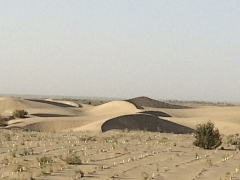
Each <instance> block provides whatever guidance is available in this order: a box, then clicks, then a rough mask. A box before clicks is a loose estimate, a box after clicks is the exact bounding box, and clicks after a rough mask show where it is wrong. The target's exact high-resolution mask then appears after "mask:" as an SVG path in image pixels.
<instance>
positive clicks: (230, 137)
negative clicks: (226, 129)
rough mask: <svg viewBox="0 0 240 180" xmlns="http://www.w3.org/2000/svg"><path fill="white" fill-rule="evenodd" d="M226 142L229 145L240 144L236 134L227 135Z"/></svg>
mask: <svg viewBox="0 0 240 180" xmlns="http://www.w3.org/2000/svg"><path fill="white" fill-rule="evenodd" d="M227 143H228V144H230V145H238V144H240V139H239V138H238V137H237V136H236V135H228V136H227Z"/></svg>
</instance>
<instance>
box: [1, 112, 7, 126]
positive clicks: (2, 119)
mask: <svg viewBox="0 0 240 180" xmlns="http://www.w3.org/2000/svg"><path fill="white" fill-rule="evenodd" d="M5 122H6V119H5V118H3V117H2V116H1V114H0V126H5Z"/></svg>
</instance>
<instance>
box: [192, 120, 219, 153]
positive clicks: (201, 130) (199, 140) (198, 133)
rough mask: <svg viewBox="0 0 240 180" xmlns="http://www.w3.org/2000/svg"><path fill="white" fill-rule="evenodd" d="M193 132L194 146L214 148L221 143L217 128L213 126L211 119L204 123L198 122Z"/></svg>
mask: <svg viewBox="0 0 240 180" xmlns="http://www.w3.org/2000/svg"><path fill="white" fill-rule="evenodd" d="M194 134H195V141H194V142H193V144H194V145H195V146H198V147H201V148H204V149H214V148H216V147H218V146H220V145H221V144H222V139H221V136H220V133H219V130H218V129H216V128H214V124H213V123H212V122H211V121H208V122H207V123H205V124H204V123H203V124H198V125H197V126H196V130H195V132H194Z"/></svg>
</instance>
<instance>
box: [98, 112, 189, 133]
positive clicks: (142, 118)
mask: <svg viewBox="0 0 240 180" xmlns="http://www.w3.org/2000/svg"><path fill="white" fill-rule="evenodd" d="M126 128H127V129H129V130H145V131H152V132H159V131H160V132H166V133H175V134H186V133H192V132H193V131H194V130H193V129H191V128H189V127H186V126H183V125H180V124H176V123H174V122H171V121H167V120H164V119H160V118H158V117H157V116H153V115H146V114H133V115H125V116H120V117H116V118H113V119H110V120H108V121H106V122H105V123H103V125H102V126H101V129H102V132H106V131H109V130H114V129H115V130H116V129H118V130H124V129H126Z"/></svg>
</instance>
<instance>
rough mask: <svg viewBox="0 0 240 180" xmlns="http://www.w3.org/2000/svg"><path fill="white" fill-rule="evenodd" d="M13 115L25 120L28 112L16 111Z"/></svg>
mask: <svg viewBox="0 0 240 180" xmlns="http://www.w3.org/2000/svg"><path fill="white" fill-rule="evenodd" d="M12 115H13V116H14V117H16V118H25V117H26V115H28V112H27V111H25V110H23V109H16V110H14V111H13V113H12Z"/></svg>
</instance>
